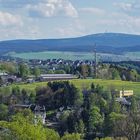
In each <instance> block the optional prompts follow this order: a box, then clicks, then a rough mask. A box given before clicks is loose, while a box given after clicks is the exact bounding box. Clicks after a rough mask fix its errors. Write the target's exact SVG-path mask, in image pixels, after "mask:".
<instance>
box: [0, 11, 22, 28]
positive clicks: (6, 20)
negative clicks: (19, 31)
mask: <svg viewBox="0 0 140 140" xmlns="http://www.w3.org/2000/svg"><path fill="white" fill-rule="evenodd" d="M0 25H1V26H22V25H23V22H22V19H21V18H20V16H18V15H13V14H11V13H8V12H1V11H0Z"/></svg>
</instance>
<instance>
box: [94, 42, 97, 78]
mask: <svg viewBox="0 0 140 140" xmlns="http://www.w3.org/2000/svg"><path fill="white" fill-rule="evenodd" d="M94 76H95V78H96V77H97V52H96V44H95V49H94Z"/></svg>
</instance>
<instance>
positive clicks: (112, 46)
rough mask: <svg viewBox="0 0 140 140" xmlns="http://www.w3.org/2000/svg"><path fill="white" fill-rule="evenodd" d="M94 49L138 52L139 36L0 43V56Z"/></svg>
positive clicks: (117, 34) (117, 35) (111, 35)
mask: <svg viewBox="0 0 140 140" xmlns="http://www.w3.org/2000/svg"><path fill="white" fill-rule="evenodd" d="M95 44H96V47H95ZM95 48H96V50H97V51H98V52H103V53H114V54H122V53H123V52H136V51H140V35H131V34H122V33H99V34H92V35H87V36H82V37H77V38H64V39H37V40H24V39H23V40H9V41H0V54H4V53H8V52H41V51H72V52H90V51H93V50H94V49H95Z"/></svg>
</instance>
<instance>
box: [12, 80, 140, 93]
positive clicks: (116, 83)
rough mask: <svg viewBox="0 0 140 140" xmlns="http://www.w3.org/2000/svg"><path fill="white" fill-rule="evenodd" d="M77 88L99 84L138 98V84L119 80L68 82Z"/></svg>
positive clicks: (26, 85) (42, 83)
mask: <svg viewBox="0 0 140 140" xmlns="http://www.w3.org/2000/svg"><path fill="white" fill-rule="evenodd" d="M70 82H71V83H73V84H74V85H75V86H76V87H77V88H79V89H80V90H81V89H83V88H89V87H90V85H91V83H95V84H99V85H102V86H104V88H105V89H112V88H113V89H118V90H121V89H122V88H124V89H126V90H134V93H135V94H136V95H139V96H140V82H128V81H120V80H101V79H75V80H70ZM45 85H47V82H40V83H32V84H20V85H12V86H10V87H14V86H19V87H20V88H21V89H23V88H25V89H29V90H35V88H36V87H38V86H45Z"/></svg>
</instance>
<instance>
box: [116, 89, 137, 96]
mask: <svg viewBox="0 0 140 140" xmlns="http://www.w3.org/2000/svg"><path fill="white" fill-rule="evenodd" d="M115 94H116V97H119V98H122V97H131V96H133V95H134V92H133V90H120V91H115Z"/></svg>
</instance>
